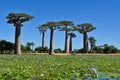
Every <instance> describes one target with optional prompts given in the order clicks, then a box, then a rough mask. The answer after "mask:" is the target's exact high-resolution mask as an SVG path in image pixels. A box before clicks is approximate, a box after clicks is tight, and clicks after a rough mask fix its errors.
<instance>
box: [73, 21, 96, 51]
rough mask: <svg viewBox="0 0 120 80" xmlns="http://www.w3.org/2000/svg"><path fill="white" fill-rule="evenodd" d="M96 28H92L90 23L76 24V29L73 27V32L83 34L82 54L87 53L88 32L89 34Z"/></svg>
mask: <svg viewBox="0 0 120 80" xmlns="http://www.w3.org/2000/svg"><path fill="white" fill-rule="evenodd" d="M95 29H96V27H94V26H93V25H92V24H90V23H83V24H78V25H77V26H76V27H74V30H76V31H78V32H79V33H81V34H83V49H84V53H88V34H87V33H88V32H91V31H93V30H95Z"/></svg>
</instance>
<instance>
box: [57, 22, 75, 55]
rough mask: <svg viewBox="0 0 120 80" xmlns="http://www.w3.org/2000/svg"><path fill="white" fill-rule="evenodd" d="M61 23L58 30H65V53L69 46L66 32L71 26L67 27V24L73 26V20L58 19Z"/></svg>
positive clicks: (67, 51)
mask: <svg viewBox="0 0 120 80" xmlns="http://www.w3.org/2000/svg"><path fill="white" fill-rule="evenodd" d="M59 23H60V24H61V26H63V27H61V28H60V31H65V47H64V52H65V53H69V46H68V32H69V31H70V30H71V28H68V26H73V25H74V24H73V22H72V21H66V20H64V21H60V22H59Z"/></svg>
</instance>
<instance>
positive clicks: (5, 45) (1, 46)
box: [0, 40, 14, 54]
mask: <svg viewBox="0 0 120 80" xmlns="http://www.w3.org/2000/svg"><path fill="white" fill-rule="evenodd" d="M13 47H14V44H13V43H11V42H8V41H6V40H0V53H4V54H5V53H9V54H10V53H11V52H12V51H13Z"/></svg>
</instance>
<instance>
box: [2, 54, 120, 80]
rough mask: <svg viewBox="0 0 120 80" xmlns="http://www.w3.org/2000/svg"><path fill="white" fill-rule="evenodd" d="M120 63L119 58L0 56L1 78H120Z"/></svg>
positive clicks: (37, 79)
mask: <svg viewBox="0 0 120 80" xmlns="http://www.w3.org/2000/svg"><path fill="white" fill-rule="evenodd" d="M8 62H9V63H8ZM119 62H120V56H84V55H83V56H75V55H74V56H73V55H72V56H55V55H53V56H48V55H21V56H18V55H0V79H1V80H76V79H78V80H79V79H83V78H84V79H85V78H86V79H87V78H97V77H98V78H99V77H100V75H99V74H101V72H103V73H102V75H103V76H102V77H105V76H107V78H113V77H114V78H120V74H119V71H120V70H119V66H120V63H119ZM93 66H94V67H93ZM94 68H95V69H94ZM91 70H92V71H91ZM93 73H95V74H93ZM105 73H106V74H107V75H106V74H105ZM97 74H98V75H97ZM114 74H117V75H114Z"/></svg>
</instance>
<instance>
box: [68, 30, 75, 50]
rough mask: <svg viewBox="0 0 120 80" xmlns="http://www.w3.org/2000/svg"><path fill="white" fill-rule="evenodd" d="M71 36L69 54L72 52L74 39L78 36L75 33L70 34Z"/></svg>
mask: <svg viewBox="0 0 120 80" xmlns="http://www.w3.org/2000/svg"><path fill="white" fill-rule="evenodd" d="M69 36H70V42H69V52H72V38H75V37H76V35H75V34H74V33H72V32H71V33H69Z"/></svg>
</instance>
